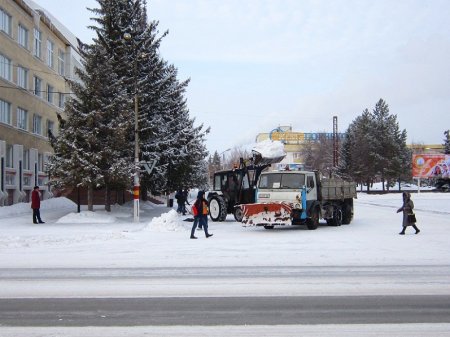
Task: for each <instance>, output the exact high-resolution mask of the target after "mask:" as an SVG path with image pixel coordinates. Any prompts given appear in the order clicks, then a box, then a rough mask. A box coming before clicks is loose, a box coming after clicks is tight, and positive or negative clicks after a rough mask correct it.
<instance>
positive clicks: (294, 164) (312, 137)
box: [256, 126, 344, 170]
mask: <svg viewBox="0 0 450 337" xmlns="http://www.w3.org/2000/svg"><path fill="white" fill-rule="evenodd" d="M337 135H338V138H339V139H341V138H343V137H344V134H343V133H338V134H337ZM319 138H322V139H323V138H326V139H330V140H332V139H333V133H332V132H330V133H324V132H313V133H305V132H294V131H292V127H291V126H279V127H277V128H275V129H273V130H272V131H270V132H266V133H259V134H258V135H257V136H256V142H257V143H258V142H261V141H263V140H266V139H271V140H278V141H281V142H282V143H283V144H284V151H285V152H286V157H285V158H284V159H283V160H282V161H281V162H280V163H278V164H273V165H272V169H277V170H280V169H286V168H287V167H289V170H296V169H297V170H299V169H304V160H303V153H302V150H303V149H304V146H305V144H306V143H310V142H313V143H314V142H315V141H317V140H319Z"/></svg>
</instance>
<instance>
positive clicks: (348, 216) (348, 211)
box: [342, 204, 353, 225]
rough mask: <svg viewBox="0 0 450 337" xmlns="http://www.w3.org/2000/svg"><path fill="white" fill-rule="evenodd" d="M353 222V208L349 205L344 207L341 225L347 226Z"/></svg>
mask: <svg viewBox="0 0 450 337" xmlns="http://www.w3.org/2000/svg"><path fill="white" fill-rule="evenodd" d="M352 220H353V206H352V205H349V204H345V205H344V209H343V210H342V224H343V225H348V224H350V222H352Z"/></svg>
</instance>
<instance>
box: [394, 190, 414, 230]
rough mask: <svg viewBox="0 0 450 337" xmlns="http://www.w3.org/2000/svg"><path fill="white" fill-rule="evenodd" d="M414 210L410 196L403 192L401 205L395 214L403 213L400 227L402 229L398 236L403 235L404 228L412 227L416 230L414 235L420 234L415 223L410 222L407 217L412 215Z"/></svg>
mask: <svg viewBox="0 0 450 337" xmlns="http://www.w3.org/2000/svg"><path fill="white" fill-rule="evenodd" d="M413 209H414V203H413V201H412V200H411V194H409V192H403V205H402V207H400V208H399V209H398V210H397V213H400V212H402V211H403V222H402V226H403V229H402V231H401V232H400V233H399V234H400V235H405V230H406V227H408V226H412V227H413V228H414V229H415V230H416V234H419V233H420V230H419V228H417V226H416V224H415V222H410V220H409V217H408V215H409V214H413Z"/></svg>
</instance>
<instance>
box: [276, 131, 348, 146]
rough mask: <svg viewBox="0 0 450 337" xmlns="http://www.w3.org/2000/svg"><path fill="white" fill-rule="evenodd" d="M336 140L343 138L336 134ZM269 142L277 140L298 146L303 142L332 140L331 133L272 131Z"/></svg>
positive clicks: (340, 134)
mask: <svg viewBox="0 0 450 337" xmlns="http://www.w3.org/2000/svg"><path fill="white" fill-rule="evenodd" d="M337 135H338V138H339V139H342V138H343V137H344V134H343V133H338V134H337ZM269 138H270V139H271V140H278V141H280V142H282V143H284V144H300V143H304V142H305V141H313V142H314V141H318V140H320V139H333V133H324V132H317V133H305V132H290V131H288V132H280V131H272V132H271V133H270V135H269Z"/></svg>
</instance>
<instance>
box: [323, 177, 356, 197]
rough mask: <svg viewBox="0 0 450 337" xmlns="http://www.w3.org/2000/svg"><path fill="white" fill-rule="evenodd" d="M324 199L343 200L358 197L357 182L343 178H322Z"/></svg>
mask: <svg viewBox="0 0 450 337" xmlns="http://www.w3.org/2000/svg"><path fill="white" fill-rule="evenodd" d="M321 185H322V186H321V189H320V192H321V195H322V200H342V199H350V198H356V183H354V182H348V181H344V180H341V179H336V178H331V179H322V182H321Z"/></svg>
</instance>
